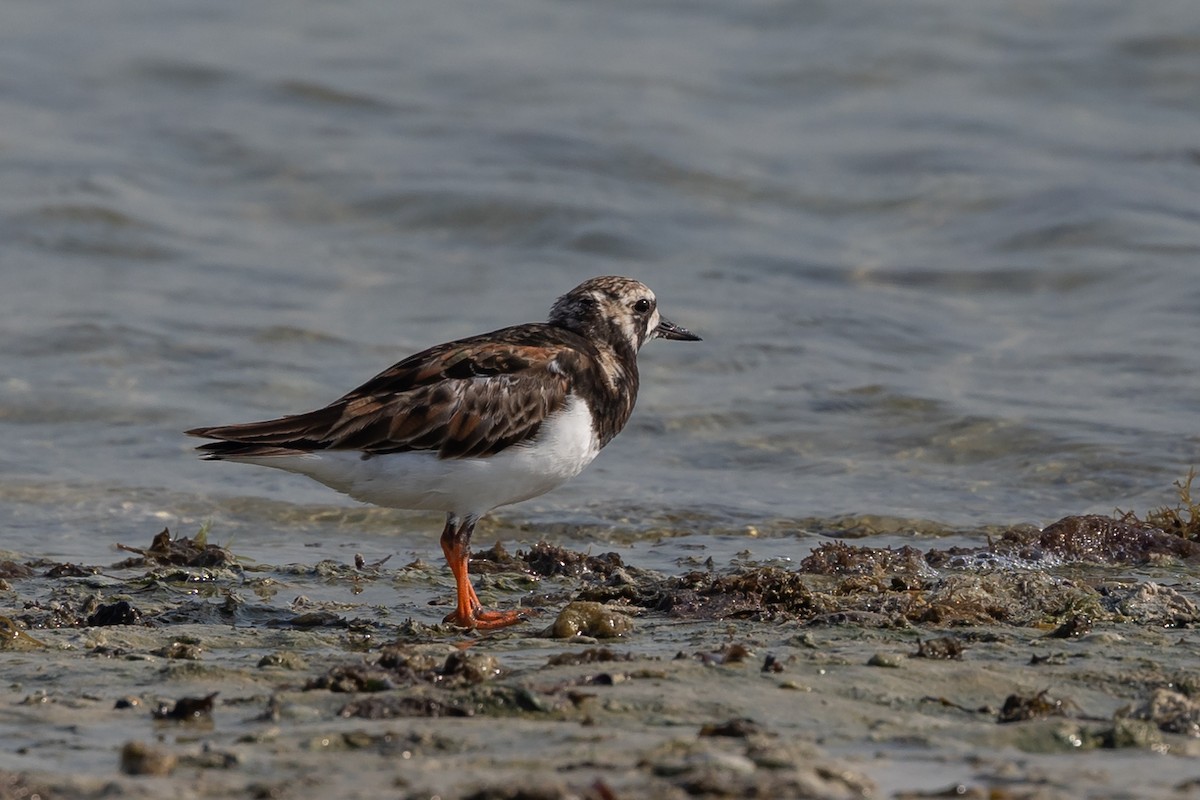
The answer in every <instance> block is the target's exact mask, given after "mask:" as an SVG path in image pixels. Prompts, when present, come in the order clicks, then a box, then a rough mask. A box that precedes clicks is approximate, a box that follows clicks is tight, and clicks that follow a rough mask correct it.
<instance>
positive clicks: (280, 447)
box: [185, 408, 341, 461]
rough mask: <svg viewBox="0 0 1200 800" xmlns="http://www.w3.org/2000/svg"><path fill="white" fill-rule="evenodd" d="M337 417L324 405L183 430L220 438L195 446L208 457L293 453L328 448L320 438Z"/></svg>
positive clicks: (266, 455)
mask: <svg viewBox="0 0 1200 800" xmlns="http://www.w3.org/2000/svg"><path fill="white" fill-rule="evenodd" d="M340 417H341V414H340V413H338V412H336V411H332V410H331V409H330V408H323V409H319V410H317V411H310V412H308V413H306V414H293V415H292V416H289V417H281V418H279V419H271V420H265V421H263V422H246V423H242V424H239V425H213V426H210V427H206V428H192V429H191V430H190V431H185V433H186V434H187V435H188V436H198V437H200V438H201V439H219V440H220V441H216V442H208V443H207V444H202V445H200V446H199V447H197V448H196V449H197V450H199V451H200V452H201V453H203V454H204V455H203V457H204V458H205V459H208V460H214V461H218V460H221V459H224V458H268V457H271V456H294V455H302V454H304V453H307V452H312V451H313V450H322V449H324V448H325V447H327V445H326V444H325V443H324V442H322V441H321V432H322V431H323V430H327V429H328V427H329V426H330V425H332V424H333V423H334V422H336V421H337V420H338V419H339V418H340ZM314 434H315V435H314Z"/></svg>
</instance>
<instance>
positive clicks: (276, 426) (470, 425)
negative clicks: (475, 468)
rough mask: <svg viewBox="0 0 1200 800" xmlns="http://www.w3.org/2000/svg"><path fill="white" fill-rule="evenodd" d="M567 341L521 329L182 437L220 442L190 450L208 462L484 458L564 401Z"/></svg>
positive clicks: (571, 350) (441, 349) (452, 346)
mask: <svg viewBox="0 0 1200 800" xmlns="http://www.w3.org/2000/svg"><path fill="white" fill-rule="evenodd" d="M531 329H541V330H531ZM554 333H557V331H554ZM535 334H536V335H535ZM573 338H574V335H573V334H570V333H569V332H565V331H564V332H562V334H560V335H557V336H547V334H546V331H545V326H540V325H536V326H535V325H528V326H518V327H516V328H509V329H505V330H503V331H497V332H495V333H492V334H485V335H483V336H477V337H472V338H471V339H463V340H460V341H458V342H451V343H449V344H445V345H439V346H438V347H434V348H431V349H429V350H426V351H424V352H422V353H418V354H417V355H414V356H411V357H409V358H407V359H405V360H404V361H401V362H400V363H398V364H396V365H395V366H393V367H391V368H389V369H388V370H386V371H384V372H382V373H380V374H379V375H377V376H375V377H374V378H372V379H371V380H370V381H368V382H367V383H365V384H363V385H362V386H360V387H358V388H357V389H355V390H354V391H352V392H350V393H348V394H346V395H344V396H343V397H341V398H340V399H338V400H337V401H335V402H333V403H331V404H330V405H328V406H326V407H325V408H322V409H318V410H316V411H311V412H309V413H307V414H297V415H294V416H289V417H283V418H281V419H277V420H268V421H266V422H253V423H247V424H244V425H230V426H224V427H216V428H198V429H196V430H194V431H188V433H190V434H193V435H196V436H203V437H207V438H212V439H221V440H223V441H219V442H212V443H210V444H206V445H202V446H201V447H200V448H199V449H200V450H201V451H203V452H206V453H209V454H210V455H211V456H213V457H217V458H220V457H222V456H237V455H241V456H246V455H263V456H266V455H278V454H280V453H283V452H293V453H294V452H297V451H300V452H307V451H313V450H359V451H362V452H364V453H369V454H382V453H402V452H407V451H411V450H435V451H437V453H438V455H439V456H440V457H442V458H465V457H472V456H474V457H478V456H488V455H493V454H495V453H498V452H500V451H501V450H503V449H505V448H506V447H510V446H512V445H513V444H517V443H519V442H522V441H525V440H527V439H530V438H532V437H533V436H535V435H536V434H537V432H538V430H539V428H540V426H541V424H542V422H543V421H544V420H545V419H546V417H547V416H549V415H550V414H551V413H553V412H554V411H556V410H558V409H559V408H561V407H562V406H563V404H564V403H565V402H566V399H567V394H568V392H569V389H570V383H569V379H568V377H567V376H568V375H570V374H572V372H573V371H574V370H575V369H577V365H578V361H579V359H580V357H581V356H580V354H579V353H578V352H577V350H576V347H578V345H579V342H578V341H572V339H573ZM255 446H257V447H258V448H261V449H260V450H256V449H255Z"/></svg>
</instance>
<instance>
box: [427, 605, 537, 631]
mask: <svg viewBox="0 0 1200 800" xmlns="http://www.w3.org/2000/svg"><path fill="white" fill-rule="evenodd" d="M535 613H536V612H535V611H534V610H533V609H532V608H519V609H517V610H515V611H485V610H484V609H482V608H477V609H474V610H473V611H471V612H469V613H466V614H464V613H462V612H459V611H455V612H454V613H453V614H448V615H446V618H445V619H444V620H442V622H447V623H449V624H451V625H457V626H458V627H460V628H467V629H468V630H471V629H473V630H480V631H492V630H497V629H499V628H507V627H508V626H509V625H516V624H517V623H518V622H524V621H525V620H526V619H528V618H529V617H531V616H533V615H534V614H535Z"/></svg>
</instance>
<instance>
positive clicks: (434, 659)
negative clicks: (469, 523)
mask: <svg viewBox="0 0 1200 800" xmlns="http://www.w3.org/2000/svg"><path fill="white" fill-rule="evenodd" d="M1122 524H1125V523H1120V522H1118V521H1112V520H1110V521H1107V522H1105V521H1104V520H1103V519H1102V518H1089V517H1083V518H1073V519H1072V521H1068V522H1066V523H1065V524H1064V525H1060V526H1059V527H1058V528H1055V527H1054V526H1051V527H1050V528H1048V529H1047V531H1046V532H1037V531H1031V530H1017V531H1014V532H1012V533H1011V535H1008V536H1005V537H998V538H997V539H995V540H994V541H993V542H991V543H990V544H989V545H988V546H986V547H980V548H977V549H973V550H967V549H963V548H951V549H950V550H948V551H939V550H936V549H935V548H926V549H922V550H918V549H916V548H897V549H877V548H870V547H860V546H856V545H852V544H848V543H845V542H840V541H831V542H829V543H828V544H826V545H823V546H821V547H819V548H818V549H817V550H816V551H814V552H813V553H812V554H811V555H810V556H809V557H808V558H806V559H805V560H804V561H803V562H801V563H800V564H799V565H797V567H796V568H795V569H791V570H782V569H778V568H775V567H769V566H761V565H753V564H742V565H737V566H733V567H722V568H713V569H703V568H702V569H699V570H696V571H694V572H688V573H684V574H679V575H664V574H661V573H656V572H651V571H648V570H643V569H640V568H639V567H638V565H637V564H626V563H623V562H622V559H621V558H620V557H619V556H615V555H614V556H607V555H603V554H601V555H598V556H585V555H582V554H578V553H571V552H569V551H565V550H561V549H558V548H556V547H554V546H553V545H538V546H537V547H535V548H531V549H530V551H529V552H526V553H521V554H513V555H509V554H507V553H505V552H504V551H503V548H493V549H492V550H490V551H485V552H482V553H480V554H478V557H477V559H476V561H475V562H474V565H475V568H476V571H477V572H478V573H479V575H478V577H477V582H478V585H479V587H480V594H481V596H482V597H483V599H484V601H485V602H487V603H495V604H496V605H498V606H501V607H511V606H513V605H515V604H516V603H518V602H522V603H523V604H527V605H531V606H534V607H536V608H538V609H539V611H540V613H539V614H538V616H536V617H535V618H534V619H532V620H530V621H528V622H526V623H524V624H522V625H520V626H517V627H514V628H511V629H508V630H506V631H503V632H498V633H494V634H490V635H477V634H470V633H464V632H461V631H456V630H454V629H451V628H449V627H445V626H442V625H440V624H439V623H438V620H440V619H441V617H442V616H443V615H444V614H445V613H446V611H447V610H448V607H447V606H445V605H428V606H423V607H422V606H418V609H419V613H415V614H413V615H412V618H405V617H404V615H398V614H397V613H396V611H395V608H396V605H395V603H394V602H393V601H394V599H395V598H400V597H407V598H412V597H418V598H424V600H423V601H422V602H428V601H430V600H434V601H436V602H438V603H444V602H448V601H449V599H450V594H451V593H450V585H449V576H448V573H446V571H445V570H444V568H443V567H442V566H441V565H431V564H425V563H422V562H414V563H412V564H408V565H404V564H393V563H391V562H386V563H383V564H374V565H373V564H366V563H361V560H358V563H355V560H354V559H351V560H350V562H349V563H339V562H337V561H314V563H312V564H308V565H301V566H295V565H268V564H254V565H246V564H242V563H239V561H238V559H237V558H236V557H235V556H233V554H231V553H229V552H228V551H226V550H223V549H222V548H219V547H216V546H213V545H208V544H207V543H206V542H204V541H203V540H201V541H198V542H194V541H190V540H187V539H182V540H181V539H176V540H170V539H166V538H163V537H160V538H158V539H157V540H156V541H155V543H154V544H153V545H147V543H146V542H141V543H137V546H136V547H135V548H134V552H127V553H125V554H124V555H127V556H128V558H127V559H126V560H124V561H122V562H119V563H117V564H113V565H105V566H103V567H102V568H100V567H90V566H83V567H81V566H77V565H61V564H54V563H50V562H43V561H38V560H37V559H35V558H32V557H26V556H21V555H19V554H8V555H7V556H5V557H4V558H5V559H7V560H4V561H3V563H0V575H3V584H0V589H2V593H0V597H2V598H3V608H4V612H3V613H4V614H5V615H6V618H5V620H4V624H5V625H6V628H5V637H4V652H3V653H0V681H2V682H3V685H4V686H5V687H6V688H5V696H4V701H3V702H2V703H0V731H2V732H3V733H2V735H3V739H4V741H5V742H6V746H5V747H4V748H2V751H0V798H5V799H7V798H28V797H32V796H33V795H35V794H36V795H38V796H40V797H42V798H47V797H54V798H91V797H102V796H103V797H110V796H127V797H164V796H172V797H175V798H191V797H198V798H199V797H258V798H304V797H318V796H319V797H347V798H352V797H363V798H367V797H370V798H378V797H411V798H418V797H442V798H452V797H473V798H573V797H578V798H592V799H595V800H607V799H608V798H642V797H664V798H675V797H680V798H682V797H764V798H766V797H817V798H851V797H936V796H965V797H989V798H1026V797H1030V798H1059V797H1061V798H1079V797H1096V798H1100V797H1105V798H1107V797H1113V798H1116V797H1168V796H1169V797H1192V796H1200V762H1198V761H1196V760H1195V757H1196V756H1200V739H1198V738H1197V736H1200V702H1197V700H1196V699H1195V698H1197V697H1200V673H1197V671H1196V669H1195V665H1196V663H1197V656H1198V654H1200V636H1197V634H1196V631H1195V625H1196V623H1197V621H1198V620H1200V610H1198V609H1197V606H1196V603H1195V589H1196V585H1197V584H1196V574H1197V570H1196V560H1195V558H1196V556H1195V554H1194V553H1192V552H1191V543H1190V542H1187V541H1186V540H1185V539H1182V538H1180V537H1175V536H1171V537H1170V538H1163V537H1164V536H1166V535H1165V534H1161V532H1159V531H1151V530H1150V529H1148V528H1146V527H1145V526H1137V525H1135V526H1132V527H1128V528H1121V527H1120V526H1121V525H1122ZM137 551H140V552H137ZM564 609H568V610H569V613H565V614H564V613H562V612H564ZM568 617H570V620H568V619H567V618H568ZM556 623H558V625H557V627H558V630H557V633H559V634H562V633H563V632H564V630H565V631H566V632H567V633H573V634H574V635H570V636H569V637H568V638H554V636H553V634H554V633H555V632H556V631H555V628H556ZM612 634H619V635H615V636H613V635H612Z"/></svg>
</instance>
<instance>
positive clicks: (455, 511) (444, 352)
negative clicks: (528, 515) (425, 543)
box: [188, 276, 700, 629]
mask: <svg viewBox="0 0 1200 800" xmlns="http://www.w3.org/2000/svg"><path fill="white" fill-rule="evenodd" d="M699 338H700V337H699V336H696V335H695V334H693V333H691V332H690V331H688V330H686V329H684V328H681V327H679V326H678V325H675V324H674V323H672V322H669V321H668V320H666V319H665V318H663V317H662V316H660V315H659V313H658V307H657V302H656V300H655V298H654V293H653V292H651V291H650V289H649V288H648V287H646V286H645V285H644V284H642V283H639V282H638V281H635V280H632V279H630V278H621V277H615V276H608V277H600V278H592V279H591V280H589V281H585V282H584V283H581V284H580V285H579V286H576V287H575V288H574V289H572V290H571V291H569V292H567V293H566V294H565V295H563V296H562V297H560V298H558V300H557V301H556V302H555V303H554V306H553V308H551V309H550V318H549V320H548V321H546V322H544V323H542V322H531V323H528V324H526V325H515V326H513V327H511V328H502V329H500V330H498V331H493V332H492V333H485V334H481V335H479V336H472V337H469V338H466V339H459V340H457V341H453V342H447V343H446V344H440V345H437V346H436V347H431V348H429V349H428V350H424V351H422V352H420V353H417V354H416V355H412V356H409V357H408V358H406V359H404V360H403V361H401V362H400V363H398V364H396V365H394V366H392V367H390V368H389V369H387V370H384V371H383V372H381V373H379V374H378V375H376V376H375V377H374V378H372V379H371V380H369V381H367V382H366V383H364V384H363V385H362V386H360V387H358V388H357V389H355V390H353V391H352V392H350V393H349V394H346V395H343V396H342V397H341V398H339V399H337V400H335V401H334V402H332V403H330V404H329V405H327V406H325V407H324V408H321V409H317V410H316V411H310V412H308V413H307V414H295V415H292V416H287V417H281V418H279V419H273V420H267V421H265V422H250V423H245V424H241V425H219V426H216V427H210V428H195V429H193V430H190V431H188V434H190V435H192V436H200V437H203V438H206V439H216V440H218V441H214V442H209V443H208V444H204V445H201V446H200V447H198V448H197V449H198V450H200V451H201V452H202V453H204V457H205V458H207V459H212V460H224V461H241V462H245V463H248V464H260V465H262V466H266V467H275V468H276V469H282V470H287V471H289V472H298V473H300V474H302V475H307V476H308V477H310V478H312V479H314V480H317V481H319V482H321V483H323V484H325V485H326V486H329V487H331V488H333V489H336V490H337V491H339V492H342V493H344V494H347V495H349V496H350V497H353V498H355V499H356V500H361V501H364V502H367V503H374V504H376V505H381V506H390V507H392V508H408V509H423V510H435V511H444V512H446V527H445V529H444V530H443V531H442V552H443V553H444V554H445V556H446V561H447V562H448V563H449V565H450V570H451V572H453V573H454V582H455V587H456V590H457V594H458V604H457V608H456V609H455V611H454V613H452V614H450V615H449V616H447V617H446V619H445V621H446V622H450V623H453V624H455V625H459V626H461V627H464V628H481V629H490V628H502V627H504V626H506V625H512V624H514V623H516V622H520V621H521V620H522V619H523V618H524V617H525V616H526V615H527V614H528V613H529V612H528V611H524V610H518V611H485V610H484V609H483V608H482V606H481V605H480V603H479V598H478V597H476V595H475V590H474V589H473V588H472V587H471V581H470V578H469V577H468V575H467V564H468V560H469V558H470V543H471V533H472V531H474V529H475V523H476V522H478V521H479V518H480V517H481V516H483V515H484V514H486V513H487V512H489V511H491V510H492V509H494V508H497V507H499V506H504V505H508V504H509V503H516V502H519V501H521V500H528V499H529V498H531V497H537V496H538V495H540V494H544V493H545V492H548V491H550V490H551V489H553V488H554V487H555V486H558V485H559V484H560V483H562V482H563V481H565V480H567V479H568V478H571V477H574V476H575V475H578V474H579V473H580V471H582V470H583V468H584V467H586V466H587V465H588V464H589V463H590V462H591V460H592V459H593V458H595V457H596V454H597V453H599V452H600V450H601V448H603V447H604V445H606V444H608V443H609V442H610V441H612V438H613V437H614V436H616V435H617V434H618V433H620V431H621V428H622V427H624V426H625V423H626V421H627V420H628V419H629V415H630V414H631V413H632V412H633V404H634V401H635V400H636V399H637V390H638V367H637V353H638V350H639V349H640V348H641V346H642V345H644V344H645V343H646V342H647V341H649V340H650V339H678V340H683V341H698V340H699Z"/></svg>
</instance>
